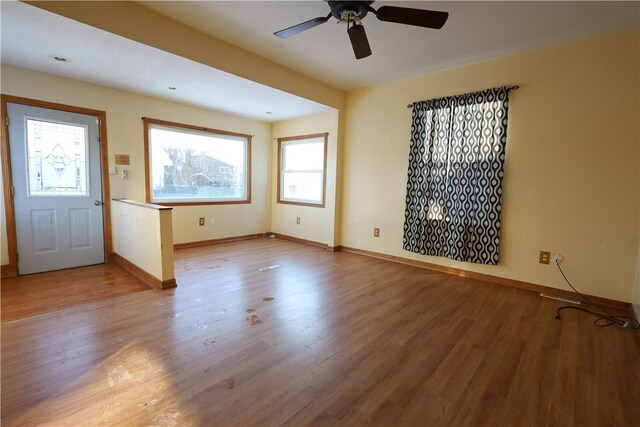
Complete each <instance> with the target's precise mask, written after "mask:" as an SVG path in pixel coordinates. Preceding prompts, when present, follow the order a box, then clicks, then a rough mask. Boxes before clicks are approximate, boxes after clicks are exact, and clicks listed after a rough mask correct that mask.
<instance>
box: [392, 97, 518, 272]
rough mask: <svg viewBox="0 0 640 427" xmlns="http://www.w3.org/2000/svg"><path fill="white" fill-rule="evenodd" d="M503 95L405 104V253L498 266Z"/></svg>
mask: <svg viewBox="0 0 640 427" xmlns="http://www.w3.org/2000/svg"><path fill="white" fill-rule="evenodd" d="M509 89H510V88H509V87H500V88H494V89H487V90H483V91H481V92H475V93H470V94H465V95H459V96H451V97H446V98H440V99H433V100H429V101H421V102H416V103H414V104H413V115H412V116H413V121H412V125H411V148H410V151H409V171H408V180H407V197H406V210H405V220H404V242H403V247H404V249H405V250H407V251H411V252H416V253H420V254H423V255H434V256H442V257H447V258H451V259H454V260H458V261H467V262H474V263H481V264H492V265H495V264H497V263H498V246H499V242H500V211H501V203H502V177H503V174H504V173H503V170H504V159H505V145H506V141H507V111H508V106H509V102H508V100H509V98H508V95H509Z"/></svg>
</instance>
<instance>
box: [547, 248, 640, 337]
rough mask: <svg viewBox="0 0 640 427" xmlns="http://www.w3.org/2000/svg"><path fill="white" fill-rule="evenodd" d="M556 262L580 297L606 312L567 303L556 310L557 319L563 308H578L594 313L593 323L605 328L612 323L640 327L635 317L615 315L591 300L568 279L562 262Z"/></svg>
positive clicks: (624, 326) (631, 327) (626, 326)
mask: <svg viewBox="0 0 640 427" xmlns="http://www.w3.org/2000/svg"><path fill="white" fill-rule="evenodd" d="M555 263H556V267H558V270H560V274H562V277H564V281H565V282H567V284H568V285H569V286H571V289H573V291H574V292H575V293H576V294H578V295H579V296H580V298H582V300H583V301H584V302H585V303H587V304H589V305H591V306H593V307H595V308H597V309H598V310H600V311H601V312H602V313H605V314H602V313H598V312H596V311H592V310H587V309H586V308H582V307H574V306H572V305H565V306H562V307H560V308H558V310H557V311H556V319H561V317H560V312H561V311H562V310H578V311H584V312H585V313H589V314H592V315H594V316H596V317H597V319H596V320H594V321H593V324H594V325H595V326H597V327H599V328H604V327H605V326H611V325H618V326H620V327H622V328H630V329H640V322H638V321H637V320H636V319H634V318H632V317H626V316H614V315H613V314H611V313H609V312H608V311H607V310H605V309H604V308H602V307H600V306H599V305H598V304H596V303H594V302H593V301H591V300H590V299H589V298H587V297H586V296H584V295H582V294H581V293H580V292H579V291H578V290H577V289H576V288H575V287H574V286H573V285H572V284H571V282H570V281H569V279H567V276H565V274H564V271H562V268H561V267H560V263H559V262H558V260H555Z"/></svg>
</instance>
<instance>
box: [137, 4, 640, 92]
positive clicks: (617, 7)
mask: <svg viewBox="0 0 640 427" xmlns="http://www.w3.org/2000/svg"><path fill="white" fill-rule="evenodd" d="M138 3H139V4H141V5H143V6H145V7H147V8H149V9H152V10H155V11H157V12H158V13H161V14H163V15H166V16H169V17H171V18H172V19H174V20H177V21H180V22H182V23H184V24H187V25H189V26H191V27H193V28H196V29H198V30H200V31H202V32H204V33H207V34H210V35H212V36H214V37H216V38H219V39H222V40H224V41H226V42H228V43H231V44H233V45H236V46H240V47H242V48H244V49H246V50H249V51H251V52H254V53H256V54H257V55H260V56H264V57H266V58H269V59H271V60H273V61H275V62H277V63H279V64H282V65H285V66H286V67H288V68H291V69H294V70H297V71H299V72H301V73H302V74H306V75H308V76H310V77H313V78H315V79H317V80H320V81H323V82H326V83H328V84H330V85H332V86H334V87H337V88H340V89H343V90H349V89H354V88H358V87H363V86H372V85H376V84H379V83H382V82H388V81H393V80H398V79H401V78H407V77H413V76H417V75H420V74H425V73H429V72H433V71H437V70H443V69H447V68H452V67H455V66H459V65H463V64H468V63H471V62H476V61H480V60H486V59H490V58H495V57H499V56H505V55H508V54H512V53H515V52H520V51H525V50H532V49H538V48H541V47H545V46H549V45H553V44H558V43H563V42H567V41H571V40H576V39H580V38H586V37H589V36H594V35H597V34H601V33H604V32H607V31H612V30H616V29H622V28H625V27H631V26H637V25H640V2H637V1H627V2H613V1H603V2H591V1H587V2H578V1H566V2H552V1H538V2H523V1H493V2H481V1H470V2H469V1H449V2H432V1H376V2H375V3H374V4H373V7H374V8H376V9H377V8H379V7H380V6H383V5H394V6H401V7H413V8H418V9H433V10H442V11H447V12H449V19H448V21H447V23H446V24H445V26H444V27H443V28H442V29H441V30H432V29H426V28H420V27H412V26H408V25H402V24H393V23H389V22H382V21H378V20H377V18H376V17H375V15H373V14H369V15H367V16H366V17H365V19H364V20H363V24H364V26H365V28H366V32H367V36H368V38H369V43H370V45H371V50H372V51H373V54H372V55H371V56H370V57H367V58H364V59H361V60H356V59H355V57H354V55H353V51H352V50H351V44H350V42H349V38H348V36H347V34H346V26H345V25H344V24H336V20H335V19H333V18H332V19H331V20H330V21H329V22H327V23H325V24H322V25H320V26H318V27H315V28H312V29H310V30H308V31H305V32H303V33H300V34H297V35H295V36H293V37H291V38H288V39H280V38H278V37H275V36H274V35H273V33H274V32H275V31H278V30H281V29H284V28H287V27H290V26H292V25H295V24H298V23H300V22H303V21H306V20H309V19H311V18H315V17H318V16H326V15H327V14H328V13H329V5H328V4H326V3H325V2H323V1H319V0H315V1H196V2H186V3H185V2H181V1H155V2H138Z"/></svg>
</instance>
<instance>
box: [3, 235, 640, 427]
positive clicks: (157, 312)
mask: <svg viewBox="0 0 640 427" xmlns="http://www.w3.org/2000/svg"><path fill="white" fill-rule="evenodd" d="M272 265H280V267H279V268H275V269H273V270H270V271H264V272H262V271H259V270H258V269H259V268H260V267H265V266H272ZM176 278H177V281H178V284H179V286H178V287H177V288H175V289H170V290H164V291H160V290H152V291H149V292H142V293H136V294H131V295H126V296H123V297H120V298H117V299H112V300H107V301H103V302H100V303H95V304H91V305H89V306H83V307H79V308H76V309H71V310H66V311H64V312H59V313H52V314H49V315H44V316H40V317H36V318H32V319H26V320H21V321H17V322H12V323H9V324H5V325H3V326H2V348H1V349H2V424H3V426H13V425H39V424H41V425H56V426H58V425H207V426H209V425H216V426H217V425H224V426H226V425H243V426H246V425H291V426H299V425H369V424H377V425H425V426H427V425H428V426H435V425H449V426H465V425H492V426H506V425H517V426H520V425H536V426H549V425H552V426H556V427H559V426H571V425H575V426H638V425H640V362H639V361H640V339H639V335H640V334H639V333H638V331H633V330H628V329H627V330H623V329H620V328H617V327H609V328H604V329H598V328H595V327H594V326H593V324H592V321H593V319H592V318H590V317H588V316H587V315H586V314H584V313H578V312H570V311H567V312H565V313H564V314H563V319H562V320H556V319H555V318H554V316H555V309H556V307H558V306H559V305H560V303H558V302H557V301H553V300H549V299H543V298H540V297H539V296H538V295H536V294H535V293H532V292H528V291H523V290H518V289H511V288H507V287H504V286H499V285H494V284H489V283H483V282H479V281H476V280H472V279H467V278H460V277H455V276H449V275H446V274H444V273H438V272H432V271H428V270H424V269H420V268H417V267H412V266H407V265H401V264H395V263H391V262H389V261H383V260H377V259H372V258H367V257H364V256H360V255H355V254H350V253H343V252H329V251H326V250H322V249H318V248H314V247H310V246H305V245H301V244H298V243H294V242H287V241H283V240H279V239H276V240H254V241H248V242H237V243H229V244H221V245H216V246H211V247H202V248H193V249H184V250H180V251H177V252H176Z"/></svg>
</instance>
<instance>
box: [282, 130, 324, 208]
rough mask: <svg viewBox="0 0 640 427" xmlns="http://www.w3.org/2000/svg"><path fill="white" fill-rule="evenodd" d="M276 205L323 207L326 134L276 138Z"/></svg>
mask: <svg viewBox="0 0 640 427" xmlns="http://www.w3.org/2000/svg"><path fill="white" fill-rule="evenodd" d="M278 144H279V150H278V154H279V159H278V161H279V165H280V179H279V181H280V182H279V187H278V202H279V203H289V204H301V205H311V206H324V190H325V189H324V183H325V165H326V158H325V157H326V156H325V153H326V144H327V136H326V134H319V135H309V136H296V137H290V138H280V139H279V140H278Z"/></svg>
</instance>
